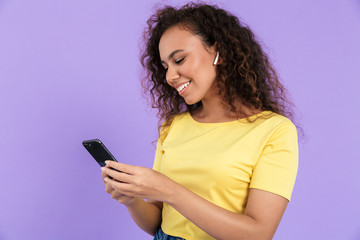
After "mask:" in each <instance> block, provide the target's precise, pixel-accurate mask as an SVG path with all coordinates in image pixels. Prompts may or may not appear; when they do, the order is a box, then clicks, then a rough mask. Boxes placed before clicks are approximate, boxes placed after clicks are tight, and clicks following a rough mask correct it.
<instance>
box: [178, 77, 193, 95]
mask: <svg viewBox="0 0 360 240" xmlns="http://www.w3.org/2000/svg"><path fill="white" fill-rule="evenodd" d="M190 83H191V80H190V81H188V82H186V83H184V84H183V85H181V86H180V87H178V88H177V89H176V90H177V91H178V92H179V93H181V92H183V91H184V90H185V89H186V88H187V87H188V86H189V85H190Z"/></svg>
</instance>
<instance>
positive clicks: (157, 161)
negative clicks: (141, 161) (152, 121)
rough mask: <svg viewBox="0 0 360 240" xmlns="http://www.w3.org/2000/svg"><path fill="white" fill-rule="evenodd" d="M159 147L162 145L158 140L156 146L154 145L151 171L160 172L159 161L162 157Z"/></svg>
mask: <svg viewBox="0 0 360 240" xmlns="http://www.w3.org/2000/svg"><path fill="white" fill-rule="evenodd" d="M161 146H162V144H161V140H160V138H159V139H158V141H157V145H156V151H155V159H154V165H153V169H154V170H155V171H158V172H160V165H161V159H162V156H163V152H162V149H161Z"/></svg>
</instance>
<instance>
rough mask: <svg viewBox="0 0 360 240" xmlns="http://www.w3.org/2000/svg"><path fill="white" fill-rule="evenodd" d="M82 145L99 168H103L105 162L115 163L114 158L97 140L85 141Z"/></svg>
mask: <svg viewBox="0 0 360 240" xmlns="http://www.w3.org/2000/svg"><path fill="white" fill-rule="evenodd" d="M82 145H83V146H84V147H85V148H86V150H88V152H89V153H90V154H91V156H93V157H94V158H95V160H96V161H97V162H98V163H99V165H100V166H101V167H104V166H105V161H106V160H112V161H115V162H117V161H116V159H115V157H114V156H113V155H112V154H111V153H110V151H109V150H108V149H107V148H106V147H105V145H104V144H103V143H102V142H101V141H100V140H99V139H91V140H85V141H83V142H82Z"/></svg>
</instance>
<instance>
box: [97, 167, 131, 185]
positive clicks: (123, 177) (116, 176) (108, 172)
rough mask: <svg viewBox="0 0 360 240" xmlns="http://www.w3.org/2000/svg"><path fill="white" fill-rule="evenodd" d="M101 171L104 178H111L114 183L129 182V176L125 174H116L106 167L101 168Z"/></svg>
mask: <svg viewBox="0 0 360 240" xmlns="http://www.w3.org/2000/svg"><path fill="white" fill-rule="evenodd" d="M101 171H102V172H103V173H104V174H105V176H107V177H108V178H113V179H114V180H116V181H119V182H125V183H129V182H130V181H131V175H129V174H127V173H123V172H118V171H115V170H112V169H110V168H107V167H104V168H101Z"/></svg>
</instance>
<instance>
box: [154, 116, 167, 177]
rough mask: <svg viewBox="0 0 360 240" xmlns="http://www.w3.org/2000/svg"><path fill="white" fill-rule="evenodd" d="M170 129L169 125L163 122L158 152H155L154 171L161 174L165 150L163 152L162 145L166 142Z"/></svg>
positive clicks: (157, 147)
mask: <svg viewBox="0 0 360 240" xmlns="http://www.w3.org/2000/svg"><path fill="white" fill-rule="evenodd" d="M169 127H170V126H168V125H166V124H165V122H163V123H162V124H161V128H160V134H159V139H158V141H157V144H156V151H155V159H154V164H153V169H154V170H156V171H158V172H160V166H161V160H162V157H163V154H164V152H163V150H162V145H163V143H164V141H165V138H166V137H167V135H168V132H169Z"/></svg>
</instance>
